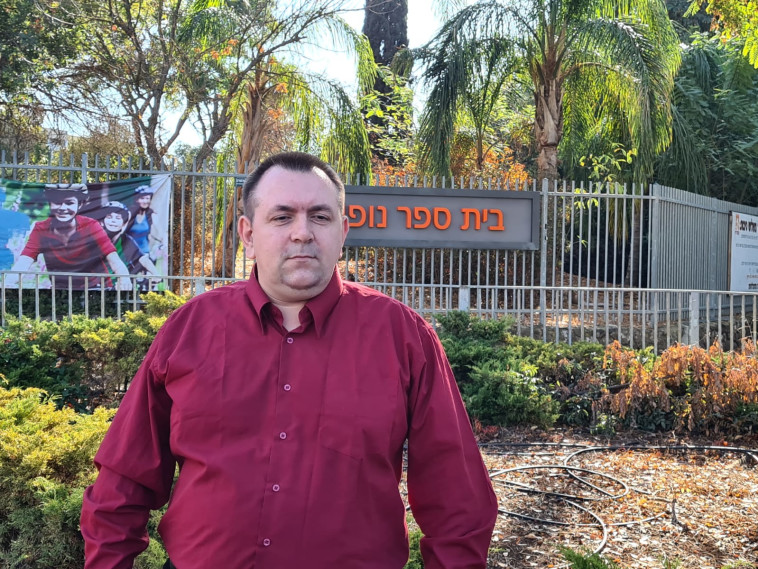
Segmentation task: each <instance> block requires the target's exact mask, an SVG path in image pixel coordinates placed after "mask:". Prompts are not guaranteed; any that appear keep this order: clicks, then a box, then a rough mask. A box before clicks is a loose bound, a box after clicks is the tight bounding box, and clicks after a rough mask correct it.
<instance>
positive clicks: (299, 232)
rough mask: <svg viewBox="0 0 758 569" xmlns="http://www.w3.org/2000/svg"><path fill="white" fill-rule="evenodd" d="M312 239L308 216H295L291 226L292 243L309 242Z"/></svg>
mask: <svg viewBox="0 0 758 569" xmlns="http://www.w3.org/2000/svg"><path fill="white" fill-rule="evenodd" d="M312 239H313V231H312V229H311V223H310V220H309V219H308V216H297V217H296V218H295V220H294V222H293V224H292V240H293V241H310V240H312Z"/></svg>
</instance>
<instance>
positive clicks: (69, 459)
mask: <svg viewBox="0 0 758 569" xmlns="http://www.w3.org/2000/svg"><path fill="white" fill-rule="evenodd" d="M112 415H113V411H109V410H106V409H102V408H101V409H97V410H95V412H94V413H92V414H91V415H80V414H77V413H76V412H74V410H73V409H69V408H63V409H57V408H56V405H55V404H54V402H53V401H52V400H51V398H50V397H48V396H47V395H46V394H45V393H44V391H42V390H39V389H26V390H21V389H11V390H6V389H2V388H0V566H2V567H24V568H25V569H37V568H40V569H41V568H43V567H44V568H47V567H56V568H58V569H68V568H71V569H74V568H80V567H81V566H82V564H83V560H84V545H83V541H82V538H81V535H80V534H79V515H80V512H81V507H82V494H83V490H84V487H85V486H87V485H88V484H90V483H92V482H93V481H94V478H95V468H94V467H93V465H92V457H93V456H94V454H95V451H96V450H97V448H98V446H99V445H100V442H101V440H102V438H103V436H104V435H105V432H106V430H107V429H108V424H109V420H110V418H111V416H112Z"/></svg>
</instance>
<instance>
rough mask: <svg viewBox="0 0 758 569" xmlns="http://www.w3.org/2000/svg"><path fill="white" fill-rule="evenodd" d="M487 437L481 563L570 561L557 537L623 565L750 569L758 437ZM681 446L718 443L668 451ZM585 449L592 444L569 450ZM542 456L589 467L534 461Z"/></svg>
mask: <svg viewBox="0 0 758 569" xmlns="http://www.w3.org/2000/svg"><path fill="white" fill-rule="evenodd" d="M486 435H487V438H490V439H491V440H488V441H481V442H482V455H483V457H484V460H485V463H486V465H487V468H488V469H489V470H490V473H491V476H492V480H493V485H494V488H495V491H496V493H497V495H498V501H499V505H500V511H501V513H500V515H499V516H498V521H497V526H496V528H495V533H494V536H493V539H492V544H491V548H490V558H489V565H488V567H489V568H491V569H494V568H502V567H506V568H513V569H523V568H527V567H546V568H551V567H552V568H558V567H568V564H567V563H566V560H565V558H563V557H562V556H561V555H560V553H559V547H560V546H566V547H570V548H572V549H575V550H582V549H583V550H587V551H597V550H602V554H603V555H605V556H607V557H608V558H609V559H611V560H613V561H615V562H616V563H617V564H618V565H619V566H620V567H623V568H624V569H643V568H644V569H658V568H660V569H673V568H674V567H680V568H681V569H689V568H692V569H721V568H722V567H735V568H736V567H754V568H755V567H758V436H756V435H752V436H749V435H746V436H742V437H738V438H736V439H735V438H732V439H730V440H724V439H722V438H720V437H718V436H716V437H710V438H707V439H695V438H680V437H675V436H673V435H655V434H649V433H637V432H635V433H627V434H623V435H618V436H615V437H613V438H609V437H595V436H590V435H589V434H588V433H586V432H584V433H583V432H579V431H571V430H559V429H556V430H550V431H546V432H543V431H538V430H531V429H508V430H503V431H502V432H500V433H494V432H489V433H486ZM682 446H689V447H699V446H702V447H718V448H719V449H720V450H718V451H717V450H706V449H697V448H691V450H673V449H672V448H671V447H682ZM588 447H602V450H597V451H592V452H582V453H581V454H573V453H576V451H580V450H582V449H586V448H588ZM604 447H620V448H615V449H605V448H604ZM644 447H668V448H666V449H660V448H658V449H653V448H650V449H646V448H644ZM725 447H744V448H746V449H750V450H751V451H753V452H752V455H751V454H747V453H742V452H735V451H728V450H727V449H726V448H725ZM572 455H573V456H572ZM547 465H568V466H571V467H575V468H577V469H579V468H581V469H586V470H588V471H592V472H586V471H582V470H570V471H568V470H565V469H562V468H542V467H544V466H547ZM535 467H540V468H535ZM514 468H519V470H509V469H514ZM504 470H507V472H501V471H504ZM572 475H573V476H574V477H572ZM537 489H539V490H541V491H543V492H552V493H553V494H550V493H547V494H546V493H537V492H534V491H533V490H537ZM554 494H561V495H563V496H556V495H554ZM529 518H537V519H541V520H551V521H553V522H555V523H546V522H542V521H536V520H535V519H529ZM666 560H668V563H669V564H668V565H666ZM677 562H678V563H679V564H678V565H677Z"/></svg>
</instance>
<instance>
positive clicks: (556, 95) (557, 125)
mask: <svg viewBox="0 0 758 569" xmlns="http://www.w3.org/2000/svg"><path fill="white" fill-rule="evenodd" d="M535 87H536V89H535V94H534V104H535V107H536V108H535V116H534V134H535V139H536V140H537V147H538V148H539V156H538V157H537V178H538V180H539V181H540V182H541V181H542V180H543V179H545V178H547V179H548V180H550V181H553V180H557V179H558V144H559V143H560V142H561V138H562V137H563V86H562V81H561V80H560V79H558V78H548V79H547V80H546V81H545V82H543V83H542V84H541V85H535Z"/></svg>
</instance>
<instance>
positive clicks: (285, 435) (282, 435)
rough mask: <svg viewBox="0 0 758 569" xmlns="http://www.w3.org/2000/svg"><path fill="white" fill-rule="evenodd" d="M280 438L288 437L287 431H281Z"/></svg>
mask: <svg viewBox="0 0 758 569" xmlns="http://www.w3.org/2000/svg"><path fill="white" fill-rule="evenodd" d="M279 438H280V439H282V440H284V439H286V438H287V433H285V432H284V431H282V432H281V433H279Z"/></svg>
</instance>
